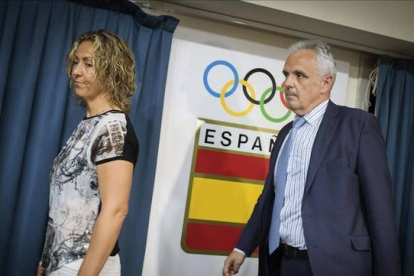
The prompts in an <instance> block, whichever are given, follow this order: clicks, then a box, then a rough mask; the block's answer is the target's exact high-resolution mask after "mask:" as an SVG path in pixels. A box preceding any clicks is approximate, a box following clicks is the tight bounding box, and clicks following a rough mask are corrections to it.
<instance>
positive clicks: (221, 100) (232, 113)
mask: <svg viewBox="0 0 414 276" xmlns="http://www.w3.org/2000/svg"><path fill="white" fill-rule="evenodd" d="M234 83H235V81H234V80H231V81H229V82H227V83H226V84H225V85H224V86H223V89H222V90H221V94H220V102H221V105H222V106H223V108H224V110H225V111H226V112H227V113H229V114H230V115H233V116H236V117H241V116H244V115H247V114H249V113H250V111H252V109H253V106H254V105H253V103H250V104H249V106H248V107H247V108H246V109H245V110H244V111H240V112H236V111H233V110H231V109H230V108H229V107H228V105H227V103H226V101H225V94H226V90H227V89H228V88H229V86H230V85H232V84H234ZM239 83H240V84H242V85H243V87H247V89H249V90H250V91H251V92H252V96H253V98H256V93H255V92H254V89H253V87H252V86H251V85H250V83H248V82H247V81H245V80H239ZM249 97H250V95H249Z"/></svg>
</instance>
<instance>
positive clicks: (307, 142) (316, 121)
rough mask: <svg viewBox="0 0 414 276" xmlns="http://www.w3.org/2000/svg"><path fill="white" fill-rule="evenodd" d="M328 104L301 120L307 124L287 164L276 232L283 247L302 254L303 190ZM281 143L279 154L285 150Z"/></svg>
mask: <svg viewBox="0 0 414 276" xmlns="http://www.w3.org/2000/svg"><path fill="white" fill-rule="evenodd" d="M328 102H329V100H326V101H324V102H323V103H321V104H320V105H318V106H317V107H315V108H314V109H313V110H312V111H311V112H309V113H308V114H306V115H305V116H304V117H303V118H304V119H305V120H306V123H305V124H304V125H303V126H302V127H301V128H300V129H299V130H298V132H297V134H296V139H295V141H294V143H293V146H292V151H291V153H290V157H289V162H288V168H287V180H286V187H285V203H284V206H283V208H282V211H281V213H280V221H281V225H280V230H279V232H280V237H281V241H282V243H285V244H288V245H290V246H293V247H297V248H299V249H302V250H304V249H306V248H307V247H306V242H305V237H304V235H303V226H302V212H301V209H302V198H303V192H304V189H305V182H306V176H307V174H308V168H309V161H310V156H311V152H312V147H313V143H314V141H315V137H316V134H317V132H318V130H319V126H320V124H321V122H322V118H323V115H324V114H325V111H326V108H327V106H328ZM287 139H288V137H286V138H285V141H284V143H285V142H286V141H287ZM284 143H283V145H282V148H281V149H280V151H279V154H280V152H282V149H283V147H284V146H285V145H284ZM278 159H279V156H278ZM276 168H277V163H276ZM275 172H276V169H275ZM274 182H276V181H274Z"/></svg>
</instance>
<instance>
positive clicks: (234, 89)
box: [203, 60, 239, 98]
mask: <svg viewBox="0 0 414 276" xmlns="http://www.w3.org/2000/svg"><path fill="white" fill-rule="evenodd" d="M216 65H224V66H227V67H228V68H229V69H230V70H231V71H232V72H233V75H234V84H233V87H232V88H231V89H230V90H229V91H228V92H227V93H226V97H228V96H230V95H231V94H233V93H234V92H236V89H237V86H238V84H239V74H237V71H236V68H234V66H233V65H232V64H231V63H230V62H227V61H225V60H216V61H214V62H212V63H210V65H209V66H207V68H206V70H205V71H204V76H203V81H204V86H205V87H206V89H207V92H208V93H210V94H211V95H212V96H214V97H216V98H220V94H219V93H217V92H215V91H214V90H213V89H211V87H210V85H209V84H208V73H210V70H211V69H212V68H213V67H214V66H216Z"/></svg>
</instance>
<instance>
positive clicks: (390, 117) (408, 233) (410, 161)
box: [375, 56, 414, 276]
mask: <svg viewBox="0 0 414 276" xmlns="http://www.w3.org/2000/svg"><path fill="white" fill-rule="evenodd" d="M375 110H376V114H377V117H378V121H379V124H380V127H381V131H382V134H383V136H384V138H385V143H386V150H387V156H388V164H389V168H390V171H391V176H392V179H393V184H394V206H395V214H396V223H397V228H398V231H399V237H400V247H401V258H402V265H403V275H404V276H412V275H414V263H413V262H412V260H413V259H414V235H413V233H414V220H413V218H414V61H413V60H404V59H393V58H390V57H385V56H384V57H381V58H380V67H379V76H378V96H377V101H376V108H375Z"/></svg>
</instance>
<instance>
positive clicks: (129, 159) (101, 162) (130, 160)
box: [95, 156, 135, 165]
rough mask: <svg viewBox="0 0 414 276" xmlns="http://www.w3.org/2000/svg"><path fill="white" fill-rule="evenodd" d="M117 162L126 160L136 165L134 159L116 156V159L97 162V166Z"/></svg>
mask: <svg viewBox="0 0 414 276" xmlns="http://www.w3.org/2000/svg"><path fill="white" fill-rule="evenodd" d="M115 160H125V161H128V162H131V163H132V164H133V165H135V160H133V159H132V158H128V157H127V156H115V157H112V158H108V159H104V160H101V161H98V162H95V164H96V165H100V164H103V163H108V162H111V161H115Z"/></svg>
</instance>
